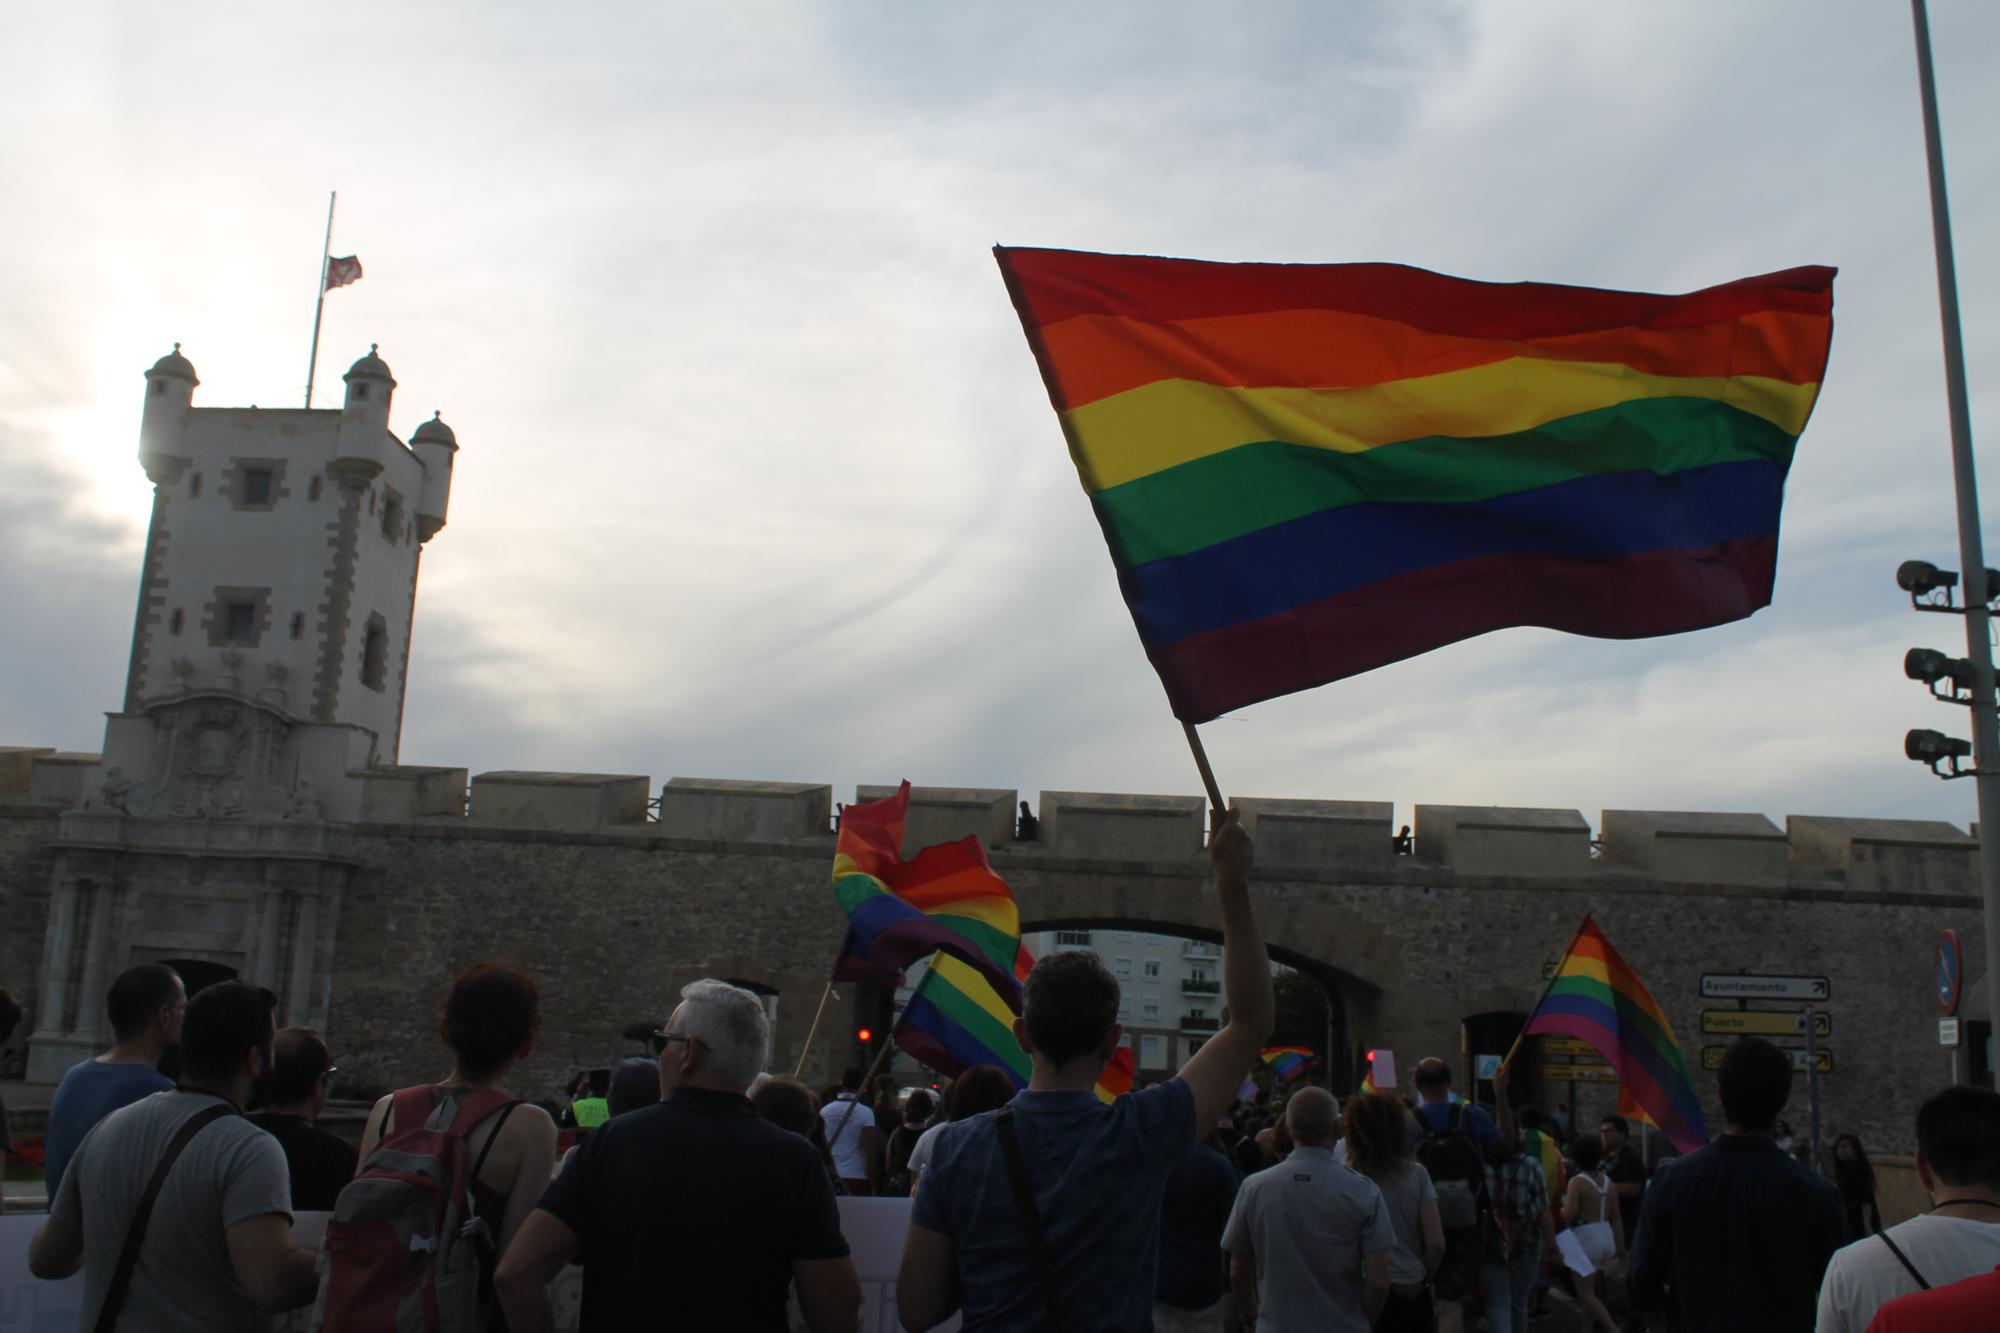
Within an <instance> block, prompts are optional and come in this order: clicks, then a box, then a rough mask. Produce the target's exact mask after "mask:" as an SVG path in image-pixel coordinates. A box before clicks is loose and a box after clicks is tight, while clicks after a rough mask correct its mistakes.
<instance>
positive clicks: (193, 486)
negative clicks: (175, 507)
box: [188, 472, 201, 500]
mask: <svg viewBox="0 0 2000 1333" xmlns="http://www.w3.org/2000/svg"><path fill="white" fill-rule="evenodd" d="M200 494H201V473H199V472H190V473H188V498H189V499H190V500H192V499H194V498H196V497H198V496H199V495H200Z"/></svg>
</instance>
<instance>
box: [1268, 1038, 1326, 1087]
mask: <svg viewBox="0 0 2000 1333" xmlns="http://www.w3.org/2000/svg"><path fill="white" fill-rule="evenodd" d="M1257 1055H1258V1058H1260V1059H1261V1060H1263V1062H1264V1063H1265V1064H1267V1065H1269V1066H1271V1079H1272V1081H1273V1082H1275V1083H1277V1084H1278V1085H1279V1086H1280V1087H1283V1086H1284V1085H1285V1084H1287V1083H1290V1082H1291V1081H1292V1080H1293V1079H1295V1078H1297V1077H1298V1076H1299V1075H1300V1074H1303V1073H1305V1072H1306V1071H1307V1070H1308V1069H1313V1068H1316V1067H1317V1066H1318V1064H1319V1057H1318V1056H1317V1055H1314V1054H1313V1048H1312V1047H1310V1046H1266V1047H1265V1048H1264V1049H1263V1050H1261V1051H1259V1052H1258V1053H1257Z"/></svg>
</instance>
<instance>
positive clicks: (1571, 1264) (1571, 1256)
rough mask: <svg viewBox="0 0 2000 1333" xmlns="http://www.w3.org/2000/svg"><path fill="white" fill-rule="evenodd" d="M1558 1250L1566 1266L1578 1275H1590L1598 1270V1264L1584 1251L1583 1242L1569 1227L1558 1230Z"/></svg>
mask: <svg viewBox="0 0 2000 1333" xmlns="http://www.w3.org/2000/svg"><path fill="white" fill-rule="evenodd" d="M1556 1252H1557V1253H1558V1254H1560V1255H1562V1261H1563V1264H1564V1266H1565V1267H1567V1268H1568V1269H1569V1271H1570V1272H1572V1273H1574V1274H1576V1275H1577V1276H1578V1277H1589V1276H1590V1275H1591V1274H1592V1273H1595V1272H1596V1271H1597V1265H1596V1264H1594V1263H1592V1262H1590V1256H1589V1255H1587V1254H1585V1253H1584V1252H1583V1242H1582V1241H1580V1240H1578V1239H1577V1238H1576V1233H1575V1232H1574V1231H1571V1230H1570V1229H1569V1228H1567V1227H1565V1228H1564V1229H1562V1230H1561V1231H1558V1232H1556Z"/></svg>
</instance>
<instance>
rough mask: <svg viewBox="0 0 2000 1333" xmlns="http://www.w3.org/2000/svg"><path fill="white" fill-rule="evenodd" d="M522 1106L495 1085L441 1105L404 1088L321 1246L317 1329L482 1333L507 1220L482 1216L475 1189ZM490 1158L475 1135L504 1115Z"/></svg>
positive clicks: (318, 1332)
mask: <svg viewBox="0 0 2000 1333" xmlns="http://www.w3.org/2000/svg"><path fill="white" fill-rule="evenodd" d="M520 1100H521V1099H520V1098H518V1097H515V1096H513V1095H512V1094H511V1093H505V1092H501V1091H499V1090H497V1089H493V1088H487V1089H483V1090H481V1091H479V1092H474V1093H471V1094H470V1095H468V1096H466V1097H464V1098H463V1099H459V1100H454V1099H450V1098H447V1099H445V1100H444V1101H441V1102H439V1103H437V1105H436V1106H435V1107H433V1106H432V1096H431V1089H430V1088H428V1087H421V1088H404V1089H403V1090H402V1091H401V1092H398V1093H397V1094H396V1095H395V1098H394V1100H393V1101H392V1102H391V1104H390V1107H391V1109H390V1115H391V1116H392V1117H393V1120H392V1123H393V1124H395V1126H396V1128H395V1129H393V1130H391V1131H389V1132H388V1133H386V1134H384V1135H383V1136H382V1140H381V1142H379V1143H377V1144H376V1145H375V1151H374V1152H373V1153H370V1154H369V1157H368V1161H367V1162H366V1163H365V1164H364V1165H363V1167H362V1170H361V1174H359V1175H358V1176H356V1177H355V1178H354V1179H353V1180H352V1181H350V1182H348V1184H347V1185H345V1186H344V1187H343V1188H342V1189H341V1191H340V1196H339V1197H338V1198H337V1199H335V1200H334V1204H333V1217H332V1218H331V1219H330V1220H329V1221H328V1222H327V1224H326V1240H325V1242H324V1243H323V1244H322V1245H321V1246H320V1255H319V1272H320V1278H319V1299H318V1300H317V1301H316V1302H315V1303H314V1305H313V1313H312V1322H311V1324H310V1325H309V1327H310V1328H311V1329H312V1330H313V1333H478V1331H479V1330H480V1329H482V1328H484V1326H485V1320H486V1317H487V1314H488V1311H486V1310H485V1309H483V1308H482V1307H481V1295H482V1293H481V1288H482V1286H483V1285H484V1277H485V1276H486V1274H484V1273H483V1272H482V1262H484V1263H486V1264H487V1265H489V1266H490V1261H491V1255H492V1253H493V1248H494V1243H495V1240H496V1237H497V1235H498V1232H499V1227H500V1219H499V1218H497V1217H495V1218H484V1217H480V1216H479V1215H478V1212H477V1210H476V1208H475V1207H474V1204H473V1198H472V1190H471V1185H472V1182H473V1181H474V1180H476V1179H477V1178H478V1176H479V1169H480V1168H481V1167H482V1166H484V1165H485V1164H486V1154H487V1153H489V1152H492V1151H493V1144H494V1142H495V1141H496V1140H497V1139H499V1137H500V1127H501V1125H503V1124H505V1123H506V1119H507V1117H508V1116H509V1115H510V1114H512V1113H513V1109H514V1107H515V1106H517V1105H519V1104H520ZM496 1111H498V1112H499V1113H500V1119H499V1121H498V1122H496V1123H495V1124H494V1126H493V1133H492V1134H491V1135H490V1136H488V1138H487V1140H486V1146H485V1148H484V1149H482V1150H481V1152H480V1154H479V1160H478V1161H476V1162H473V1163H472V1164H471V1166H470V1169H468V1167H467V1164H466V1158H467V1155H468V1154H467V1153H466V1149H465V1136H466V1135H468V1134H470V1133H471V1132H472V1130H473V1128H474V1127H475V1126H477V1125H478V1124H479V1123H480V1122H481V1121H483V1120H485V1119H486V1118H487V1117H488V1116H490V1115H492V1114H493V1113H494V1112H496Z"/></svg>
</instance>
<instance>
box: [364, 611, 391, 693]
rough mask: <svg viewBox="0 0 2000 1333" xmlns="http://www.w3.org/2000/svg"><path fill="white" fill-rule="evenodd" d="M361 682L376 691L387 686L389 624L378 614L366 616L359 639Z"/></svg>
mask: <svg viewBox="0 0 2000 1333" xmlns="http://www.w3.org/2000/svg"><path fill="white" fill-rule="evenodd" d="M361 683H362V684H363V685H366V686H367V687H368V688H369V689H371V690H376V691H380V690H385V689H387V688H388V687H389V625H388V622H386V621H385V620H383V619H382V617H381V616H379V615H372V616H369V617H368V631H367V633H366V634H364V635H363V636H362V639H361Z"/></svg>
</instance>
